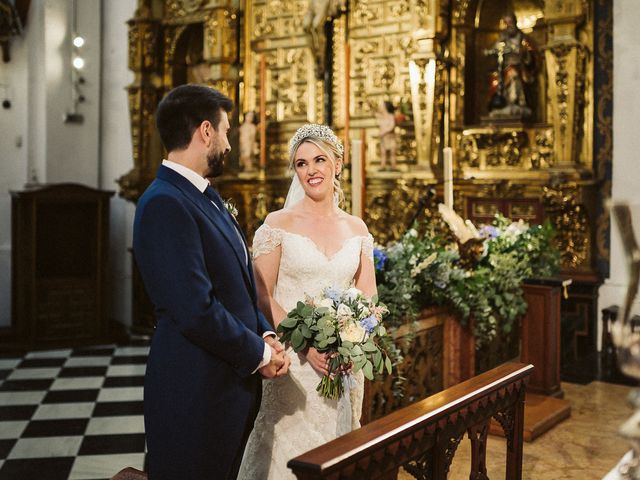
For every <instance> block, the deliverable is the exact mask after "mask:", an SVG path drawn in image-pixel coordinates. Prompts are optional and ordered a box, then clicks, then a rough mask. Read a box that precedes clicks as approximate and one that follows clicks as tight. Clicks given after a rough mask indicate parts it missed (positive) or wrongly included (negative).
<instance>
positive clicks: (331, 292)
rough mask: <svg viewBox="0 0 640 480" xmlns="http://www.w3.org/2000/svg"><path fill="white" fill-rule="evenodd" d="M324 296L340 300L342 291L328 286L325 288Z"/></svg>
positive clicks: (336, 300)
mask: <svg viewBox="0 0 640 480" xmlns="http://www.w3.org/2000/svg"><path fill="white" fill-rule="evenodd" d="M324 296H325V297H327V298H330V299H331V300H333V301H334V302H338V301H340V297H341V296H342V292H341V291H340V290H338V289H337V288H335V287H327V288H325V289H324Z"/></svg>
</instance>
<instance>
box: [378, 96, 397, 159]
mask: <svg viewBox="0 0 640 480" xmlns="http://www.w3.org/2000/svg"><path fill="white" fill-rule="evenodd" d="M395 110H396V109H395V107H394V106H393V104H392V103H391V102H389V101H387V100H385V101H383V102H380V104H379V105H378V111H377V112H376V118H377V120H378V127H379V128H380V133H379V134H380V169H381V170H385V169H386V168H387V162H388V163H389V164H390V169H391V170H396V133H395V128H396V116H395V113H394V112H395Z"/></svg>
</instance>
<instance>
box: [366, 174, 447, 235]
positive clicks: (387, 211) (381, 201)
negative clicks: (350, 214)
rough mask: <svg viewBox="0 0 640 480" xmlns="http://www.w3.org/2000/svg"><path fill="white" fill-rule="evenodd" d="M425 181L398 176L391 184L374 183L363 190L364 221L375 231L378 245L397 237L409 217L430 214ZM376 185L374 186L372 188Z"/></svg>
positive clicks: (407, 224)
mask: <svg viewBox="0 0 640 480" xmlns="http://www.w3.org/2000/svg"><path fill="white" fill-rule="evenodd" d="M427 185H428V184H425V183H423V182H420V181H417V180H410V181H407V180H404V179H400V180H398V181H397V182H396V183H394V184H388V183H387V184H386V185H384V187H383V186H382V185H379V186H374V185H372V187H373V188H371V189H370V191H369V192H370V193H369V192H368V193H367V206H366V210H365V211H366V221H367V225H368V226H369V229H370V230H371V231H374V232H376V235H377V236H376V241H377V242H378V243H380V244H382V245H384V244H386V243H388V242H389V241H391V240H398V239H399V238H400V237H401V236H402V235H403V234H404V233H405V232H406V230H407V228H408V226H409V225H410V222H411V220H412V218H414V217H415V216H418V215H419V216H420V218H421V219H429V218H432V215H433V214H434V213H433V212H435V210H436V209H435V208H429V207H430V206H431V205H430V202H431V200H430V198H432V197H430V194H429V187H428V186H427ZM376 187H377V188H376Z"/></svg>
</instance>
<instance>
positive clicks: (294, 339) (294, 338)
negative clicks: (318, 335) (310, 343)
mask: <svg viewBox="0 0 640 480" xmlns="http://www.w3.org/2000/svg"><path fill="white" fill-rule="evenodd" d="M291 344H292V346H293V349H294V350H295V351H296V352H299V351H300V350H303V349H304V347H305V346H306V345H307V342H306V341H305V339H304V336H303V335H302V332H300V330H299V329H297V328H296V329H295V330H294V331H293V333H292V334H291Z"/></svg>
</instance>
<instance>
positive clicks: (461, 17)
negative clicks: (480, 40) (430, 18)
mask: <svg viewBox="0 0 640 480" xmlns="http://www.w3.org/2000/svg"><path fill="white" fill-rule="evenodd" d="M470 4H471V1H470V0H456V1H454V3H453V19H454V21H455V22H465V21H466V19H467V12H468V11H469V5H470Z"/></svg>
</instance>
